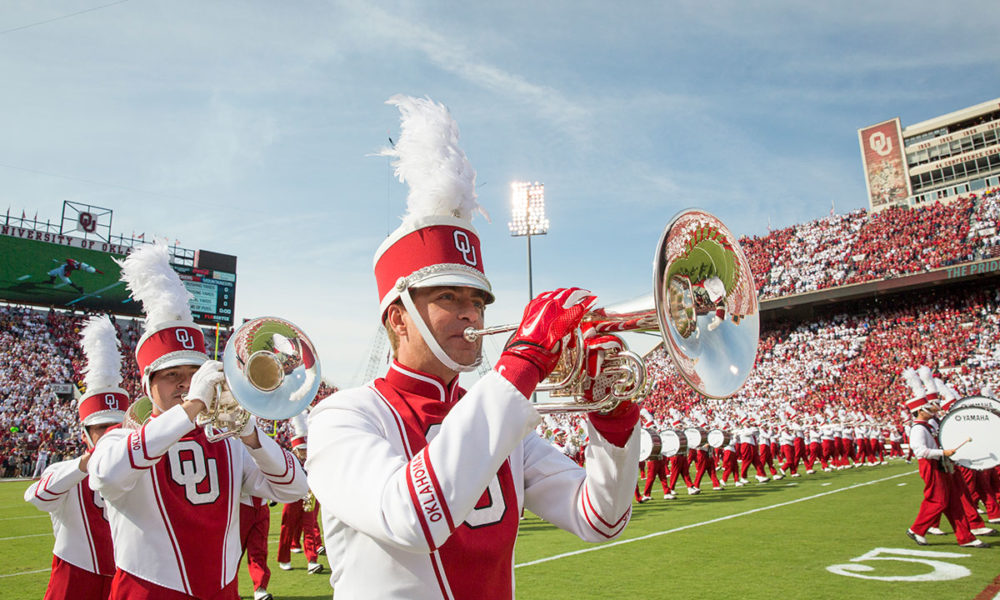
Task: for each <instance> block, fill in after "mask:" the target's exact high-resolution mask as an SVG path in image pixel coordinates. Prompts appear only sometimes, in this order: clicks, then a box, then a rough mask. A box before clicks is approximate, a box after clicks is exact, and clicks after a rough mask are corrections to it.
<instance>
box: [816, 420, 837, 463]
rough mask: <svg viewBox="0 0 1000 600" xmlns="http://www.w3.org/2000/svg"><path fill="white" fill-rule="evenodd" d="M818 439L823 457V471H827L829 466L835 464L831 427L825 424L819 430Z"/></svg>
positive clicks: (835, 457) (835, 455)
mask: <svg viewBox="0 0 1000 600" xmlns="http://www.w3.org/2000/svg"><path fill="white" fill-rule="evenodd" d="M819 439H820V445H821V451H822V453H823V454H822V457H823V470H829V468H830V465H836V464H837V462H836V461H837V452H836V446H835V442H834V433H833V425H831V424H830V423H825V424H823V425H822V426H821V427H820V428H819Z"/></svg>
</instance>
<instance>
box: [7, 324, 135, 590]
mask: <svg viewBox="0 0 1000 600" xmlns="http://www.w3.org/2000/svg"><path fill="white" fill-rule="evenodd" d="M81 345H82V346H83V352H84V356H85V357H86V358H87V366H86V367H84V384H85V385H86V389H87V391H86V393H85V394H84V395H83V398H82V399H81V400H80V404H79V407H78V409H79V414H80V425H81V428H82V435H83V441H84V443H85V444H86V445H87V450H86V452H84V453H83V455H82V456H79V457H77V458H74V459H71V460H64V461H62V462H58V463H55V464H53V465H51V466H49V467H48V468H47V469H45V471H44V472H43V473H42V477H41V480H40V481H37V482H35V483H34V484H32V485H31V487H29V488H28V491H26V492H25V493H24V499H25V500H27V501H28V502H31V503H32V504H34V505H35V506H36V507H38V509H39V510H43V511H45V512H47V513H49V515H50V516H51V517H52V530H53V533H54V534H55V537H56V543H55V547H54V548H53V549H52V574H51V575H50V576H49V586H48V589H47V590H46V591H45V600H70V599H71V598H72V599H78V600H104V599H105V598H107V597H108V595H109V594H110V593H111V578H112V577H113V576H114V574H115V560H114V549H113V548H112V545H111V528H110V527H109V526H108V520H107V517H106V516H105V513H104V499H103V498H101V496H100V495H99V494H98V493H97V492H95V491H93V490H91V489H90V485H89V482H88V475H87V471H88V468H89V464H90V457H91V452H93V450H94V444H96V443H97V441H98V440H99V439H101V437H102V436H103V435H104V433H105V432H106V431H107V430H108V428H109V427H113V426H115V425H117V424H119V423H121V422H122V419H123V418H124V417H125V408H126V407H127V406H128V394H127V393H126V392H125V390H123V389H121V382H122V376H121V363H122V359H121V355H120V354H119V352H118V336H117V334H116V332H115V327H114V325H112V324H111V320H110V319H108V318H107V317H106V316H102V317H91V319H90V320H89V321H87V324H86V325H85V326H84V328H83V331H82V332H81Z"/></svg>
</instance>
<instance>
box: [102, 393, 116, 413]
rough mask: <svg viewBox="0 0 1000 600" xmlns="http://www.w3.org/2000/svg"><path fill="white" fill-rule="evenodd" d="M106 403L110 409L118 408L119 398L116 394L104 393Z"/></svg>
mask: <svg viewBox="0 0 1000 600" xmlns="http://www.w3.org/2000/svg"><path fill="white" fill-rule="evenodd" d="M104 405H105V406H107V407H108V409H110V410H118V398H116V397H115V395H114V394H104Z"/></svg>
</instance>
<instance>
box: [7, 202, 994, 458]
mask: <svg viewBox="0 0 1000 600" xmlns="http://www.w3.org/2000/svg"><path fill="white" fill-rule="evenodd" d="M998 221H1000V188H994V189H990V190H985V191H984V192H983V193H981V194H969V195H967V196H965V197H963V198H960V199H958V200H956V201H954V202H951V203H948V204H941V203H934V204H930V205H926V206H922V207H919V208H899V207H893V208H888V209H886V210H882V211H879V212H876V213H870V212H868V211H865V210H858V211H854V212H851V213H849V214H846V215H831V216H829V217H827V218H823V219H819V220H816V221H812V222H809V223H805V224H800V225H795V226H792V227H787V228H784V229H779V230H775V231H772V232H770V233H769V234H768V235H766V236H763V237H751V238H744V239H743V240H741V243H742V245H743V248H744V250H745V252H746V254H747V256H748V258H749V261H750V264H751V268H752V270H753V273H754V277H755V280H756V282H757V285H758V291H759V294H760V297H761V300H762V303H761V307H762V308H761V311H762V321H761V327H762V331H761V339H760V346H759V350H758V356H757V364H756V367H755V370H754V372H753V373H752V374H751V376H750V378H749V379H748V381H747V383H746V385H745V386H744V388H743V389H742V390H741V391H740V392H739V393H738V394H737V395H736V396H735V397H734V398H732V399H729V400H705V399H702V398H699V397H697V396H696V395H695V393H694V392H692V391H691V390H690V389H689V388H687V387H686V386H684V385H683V384H682V383H681V381H680V379H679V377H678V376H677V375H676V374H675V373H674V369H673V366H672V365H671V364H670V362H669V359H667V358H666V356H665V355H664V353H663V351H662V349H656V350H654V351H653V352H651V353H650V354H649V355H648V356H647V364H649V365H650V377H651V380H652V387H651V388H650V392H649V394H648V397H647V398H646V400H645V404H644V406H645V407H646V408H647V409H648V410H650V411H651V412H652V413H653V414H656V415H657V416H658V417H664V418H666V417H668V416H675V415H677V414H684V415H687V414H690V413H692V412H694V413H697V414H699V415H702V416H704V417H705V418H711V419H714V420H717V421H719V422H725V421H729V420H734V419H737V418H738V417H739V415H741V414H750V413H753V414H770V415H772V416H774V417H775V418H780V415H781V414H785V415H789V414H827V415H830V414H838V413H839V412H841V411H857V412H861V413H864V414H865V415H866V416H867V417H870V418H871V419H873V420H878V421H880V422H882V423H898V422H899V421H900V419H901V418H902V415H901V411H900V407H899V402H900V401H901V400H902V399H903V395H904V393H905V389H904V388H903V386H901V385H899V383H898V382H897V381H896V379H897V377H898V375H899V372H900V371H901V370H902V369H903V368H904V367H906V366H919V365H927V366H930V367H932V368H934V369H936V370H937V372H938V373H939V374H940V375H942V376H943V378H944V379H945V380H947V381H948V382H949V383H951V384H952V385H953V386H954V387H956V388H957V389H958V391H959V392H960V393H962V394H973V393H979V392H980V390H982V389H983V388H984V387H989V388H992V389H997V388H998V387H1000V380H998V375H997V370H996V369H997V366H998V364H1000V355H998V350H997V349H996V348H994V346H995V341H996V340H998V339H1000V317H998V316H997V312H998V311H997V309H998V305H1000V293H998V292H997V285H996V281H997V276H1000V268H998V265H1000V261H996V260H993V261H990V260H989V259H991V258H993V257H996V256H998V254H1000V236H998V233H997V232H998ZM977 261H987V262H986V263H982V262H977ZM963 265H964V266H963ZM969 265H972V267H973V268H972V269H971V271H972V272H973V273H978V276H975V277H973V276H968V277H964V276H963V277H955V278H952V277H950V275H951V272H950V271H948V273H947V274H948V276H947V277H945V276H943V275H942V276H941V277H938V278H936V279H935V278H934V277H930V278H928V277H927V276H928V274H934V273H939V272H943V271H940V270H941V269H945V270H948V269H953V270H955V271H956V272H959V271H961V269H960V267H961V268H962V269H966V270H965V271H961V273H966V272H967V271H968V270H969V269H968V268H967V267H968V266H969ZM977 265H978V267H977ZM922 277H923V279H922ZM886 282H894V283H893V285H897V284H898V287H897V288H895V289H893V290H889V289H888V287H887V286H886ZM907 282H912V283H907ZM844 290H854V291H853V292H852V293H851V294H847V293H845V292H844ZM838 294H839V295H838ZM796 303H797V304H796ZM793 305H795V306H793ZM790 308H795V310H789V309H790ZM803 308H804V310H803ZM85 318H86V315H85V314H83V313H80V312H68V311H63V310H57V309H50V310H38V309H36V308H27V307H21V306H15V305H7V306H0V348H2V350H0V353H2V354H3V369H2V370H0V426H2V427H3V430H4V431H5V432H7V435H5V436H4V437H3V442H2V443H0V473H2V475H3V476H4V477H17V476H30V474H31V472H32V468H33V465H34V461H35V457H36V455H37V453H38V451H39V449H40V448H41V447H42V446H45V448H46V449H47V450H48V451H50V452H53V453H54V454H56V456H53V457H51V458H50V462H55V461H56V460H59V459H60V455H61V456H63V457H66V456H72V455H75V454H78V453H79V452H80V451H82V449H83V448H82V445H81V444H80V440H79V435H78V428H77V427H76V419H77V417H76V409H75V407H74V405H73V396H74V394H73V393H68V394H67V393H57V392H56V391H54V389H53V387H52V386H50V384H51V383H55V382H71V383H73V384H75V385H77V386H79V385H80V382H82V380H83V377H82V374H81V362H80V361H81V351H80V349H79V343H78V341H79V330H80V328H81V326H82V323H83V321H84V319H85ZM117 325H118V328H119V333H120V339H121V341H122V354H123V355H124V357H125V361H124V364H123V368H122V370H123V375H124V378H125V380H124V383H123V387H124V388H125V389H126V390H127V391H128V392H129V393H130V394H131V395H132V397H133V398H135V397H136V396H137V395H139V394H140V393H141V391H140V385H139V380H138V377H137V366H136V363H135V358H134V350H135V344H136V342H137V341H138V339H139V336H140V332H141V327H140V324H139V322H138V321H136V320H133V319H125V318H119V319H118V320H117ZM214 332H215V330H214V329H211V330H208V329H207V330H206V338H207V339H209V340H213V339H214ZM222 344H224V340H222V342H221V343H220V348H221V347H222ZM211 345H212V344H211V343H210V347H211ZM333 391H334V388H333V387H332V386H330V385H327V384H324V385H323V387H322V388H321V390H320V393H319V395H318V397H317V401H318V400H319V399H321V398H323V397H325V396H327V395H329V394H330V393H332V392H333ZM277 436H278V439H279V441H281V442H284V443H287V441H288V438H289V429H288V427H287V424H281V425H279V427H278V431H277Z"/></svg>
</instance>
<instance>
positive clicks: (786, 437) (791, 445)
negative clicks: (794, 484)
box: [778, 423, 799, 477]
mask: <svg viewBox="0 0 1000 600" xmlns="http://www.w3.org/2000/svg"><path fill="white" fill-rule="evenodd" d="M795 440H796V438H795V433H794V432H793V430H792V428H791V427H790V426H789V425H788V424H787V423H785V424H783V425H781V427H780V428H779V429H778V444H779V446H780V448H781V456H782V461H781V471H782V472H783V473H788V474H790V475H791V476H792V477H799V466H798V461H797V460H795Z"/></svg>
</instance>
